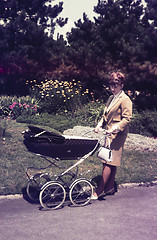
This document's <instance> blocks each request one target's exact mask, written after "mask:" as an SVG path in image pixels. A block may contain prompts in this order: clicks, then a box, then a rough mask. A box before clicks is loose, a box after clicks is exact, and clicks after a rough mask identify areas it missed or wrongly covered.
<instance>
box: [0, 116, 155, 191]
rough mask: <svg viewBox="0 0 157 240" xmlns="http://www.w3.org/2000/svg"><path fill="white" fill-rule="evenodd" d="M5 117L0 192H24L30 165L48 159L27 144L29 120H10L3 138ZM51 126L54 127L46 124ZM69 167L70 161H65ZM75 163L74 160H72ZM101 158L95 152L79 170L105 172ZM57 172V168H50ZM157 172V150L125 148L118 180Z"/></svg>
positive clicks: (138, 178)
mask: <svg viewBox="0 0 157 240" xmlns="http://www.w3.org/2000/svg"><path fill="white" fill-rule="evenodd" d="M4 123H5V120H4V119H1V122H0V133H1V138H0V141H1V142H0V195H2V194H15V193H21V192H22V189H23V188H25V187H26V183H27V176H26V174H25V170H26V168H27V167H30V166H34V167H44V166H46V165H47V162H46V161H45V160H43V159H41V158H39V157H37V156H35V155H34V154H32V153H31V152H28V150H27V149H26V147H25V146H24V144H23V136H22V131H24V130H26V129H27V124H25V123H17V122H16V121H13V120H11V121H9V122H8V125H7V128H6V132H5V141H2V133H3V128H4ZM46 129H47V130H51V129H50V128H49V127H46ZM61 164H64V165H65V167H67V165H68V164H71V162H69V161H63V162H61ZM72 164H73V163H72ZM101 169H102V168H101V161H100V160H99V159H98V158H97V157H96V153H95V154H94V156H92V157H90V158H89V159H88V160H86V161H85V162H84V163H83V164H81V165H79V174H81V173H84V174H83V175H84V176H85V177H88V178H90V179H92V178H94V177H96V176H98V175H100V174H101ZM49 171H50V172H53V173H54V174H55V173H57V169H56V168H53V169H49ZM156 172H157V153H153V152H147V153H145V152H139V151H129V150H125V151H124V154H123V161H122V165H121V167H119V168H118V171H117V177H116V180H117V182H118V184H120V183H128V182H147V181H153V180H154V179H155V177H156Z"/></svg>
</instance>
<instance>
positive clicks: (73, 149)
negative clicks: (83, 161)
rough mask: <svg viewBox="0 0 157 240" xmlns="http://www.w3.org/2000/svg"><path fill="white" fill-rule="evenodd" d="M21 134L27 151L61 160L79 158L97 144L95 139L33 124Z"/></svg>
mask: <svg viewBox="0 0 157 240" xmlns="http://www.w3.org/2000/svg"><path fill="white" fill-rule="evenodd" d="M23 134H24V144H25V146H26V147H27V149H28V150H29V151H31V152H34V153H38V154H42V155H45V156H48V157H52V158H55V159H57V158H59V159H61V160H64V159H65V160H71V159H78V158H81V157H83V156H84V155H86V154H87V153H89V152H91V151H92V150H93V149H94V148H95V147H96V145H97V144H98V140H97V139H91V138H86V137H78V136H66V135H61V134H58V133H55V132H48V131H45V130H44V129H42V128H38V127H34V126H29V129H28V130H26V131H24V132H23Z"/></svg>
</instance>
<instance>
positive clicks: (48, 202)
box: [39, 181, 66, 209]
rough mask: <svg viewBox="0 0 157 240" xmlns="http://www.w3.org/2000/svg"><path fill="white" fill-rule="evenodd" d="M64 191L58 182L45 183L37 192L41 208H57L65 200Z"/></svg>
mask: <svg viewBox="0 0 157 240" xmlns="http://www.w3.org/2000/svg"><path fill="white" fill-rule="evenodd" d="M65 197H66V191H65V189H64V187H63V186H62V184H60V183H59V182H52V181H51V182H49V183H47V184H45V185H44V186H43V188H42V190H41V192H40V194H39V201H40V204H41V206H42V207H43V208H47V209H57V208H59V207H61V206H62V204H63V203H64V201H65Z"/></svg>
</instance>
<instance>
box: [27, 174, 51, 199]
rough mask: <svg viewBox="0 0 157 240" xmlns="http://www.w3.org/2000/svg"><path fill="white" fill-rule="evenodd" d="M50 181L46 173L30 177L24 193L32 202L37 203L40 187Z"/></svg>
mask: <svg viewBox="0 0 157 240" xmlns="http://www.w3.org/2000/svg"><path fill="white" fill-rule="evenodd" d="M48 181H50V177H49V176H48V174H46V173H37V174H35V175H34V176H32V177H31V178H30V180H29V182H28V184H27V188H26V192H27V195H28V197H29V198H30V199H31V200H32V201H34V202H37V201H39V193H40V190H41V188H42V186H43V185H44V184H45V183H46V182H48Z"/></svg>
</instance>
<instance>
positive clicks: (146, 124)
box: [130, 110, 157, 137]
mask: <svg viewBox="0 0 157 240" xmlns="http://www.w3.org/2000/svg"><path fill="white" fill-rule="evenodd" d="M130 132H131V133H136V134H141V135H146V136H149V137H157V110H154V111H152V110H146V111H141V112H137V111H136V110H135V112H134V113H133V119H132V121H131V124H130Z"/></svg>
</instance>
